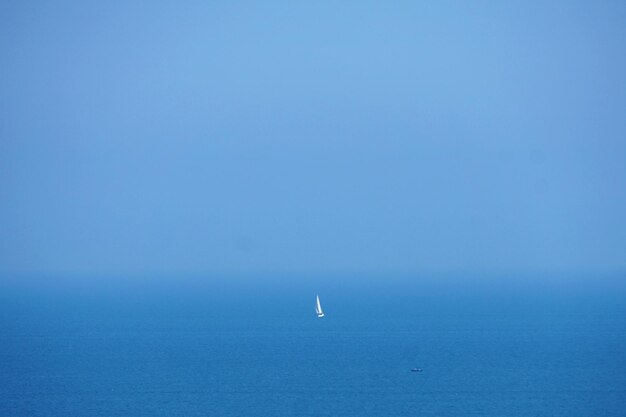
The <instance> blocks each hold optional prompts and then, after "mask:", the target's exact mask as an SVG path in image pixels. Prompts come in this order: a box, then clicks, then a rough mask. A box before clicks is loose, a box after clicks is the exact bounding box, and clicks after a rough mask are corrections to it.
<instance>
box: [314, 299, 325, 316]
mask: <svg viewBox="0 0 626 417" xmlns="http://www.w3.org/2000/svg"><path fill="white" fill-rule="evenodd" d="M315 312H316V313H317V317H320V318H321V317H324V311H323V310H322V305H321V304H320V296H319V295H318V296H317V304H315Z"/></svg>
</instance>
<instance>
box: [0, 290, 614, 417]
mask: <svg viewBox="0 0 626 417" xmlns="http://www.w3.org/2000/svg"><path fill="white" fill-rule="evenodd" d="M357 282H358V281H350V282H343V283H341V282H336V283H334V284H329V283H326V284H324V285H320V286H317V287H316V285H315V284H314V283H307V284H303V285H295V284H290V285H286V286H284V287H282V286H281V285H280V284H267V285H264V284H262V283H257V284H255V285H249V286H246V285H245V284H241V285H230V286H229V287H228V288H225V287H219V286H215V285H213V286H211V285H195V284H194V285H181V286H178V285H176V284H175V283H169V284H163V285H160V286H158V285H155V286H151V285H149V284H146V285H134V286H131V285H129V286H124V285H117V286H113V287H112V288H108V289H107V288H106V287H105V286H104V285H99V286H91V287H90V286H83V287H82V288H71V287H70V288H62V289H61V288H59V289H55V288H54V286H48V287H47V289H41V288H38V287H37V286H36V285H34V286H31V287H29V288H26V287H24V288H17V287H16V288H6V289H4V290H3V292H2V294H1V295H0V415H2V416H107V417H110V416H247V415H250V416H418V415H419V416H472V415H476V416H624V415H626V353H625V352H626V314H625V312H626V308H625V305H624V297H623V296H624V292H623V290H622V289H621V288H622V287H619V286H618V287H615V288H612V289H608V288H604V289H603V288H596V287H594V286H593V284H589V285H588V286H587V287H581V288H577V289H575V290H572V289H570V288H569V287H568V286H564V284H563V283H561V284H558V285H554V286H541V285H538V284H533V285H518V286H496V287H492V286H490V285H488V284H483V285H473V284H465V285H460V286H459V285H457V284H454V283H446V284H441V285H413V284H408V283H404V284H402V283H398V284H395V285H393V286H387V285H385V284H384V280H381V281H379V282H377V283H372V282H363V283H361V284H357ZM565 288H567V290H565ZM318 292H319V293H320V298H321V299H322V304H323V306H324V308H325V311H326V314H327V316H326V317H325V318H323V319H318V318H317V317H316V316H315V313H314V302H315V295H316V293H318ZM414 367H419V368H422V369H423V372H420V373H413V372H410V370H411V368H414Z"/></svg>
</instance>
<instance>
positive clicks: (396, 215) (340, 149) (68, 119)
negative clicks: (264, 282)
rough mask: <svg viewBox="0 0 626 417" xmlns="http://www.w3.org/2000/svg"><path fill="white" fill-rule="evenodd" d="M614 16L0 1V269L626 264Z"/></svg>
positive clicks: (448, 7) (450, 268) (624, 159)
mask: <svg viewBox="0 0 626 417" xmlns="http://www.w3.org/2000/svg"><path fill="white" fill-rule="evenodd" d="M625 21H626V4H624V3H620V2H610V1H604V2H593V3H592V2H570V1H556V2H551V3H549V4H546V3H544V2H532V1H531V2H519V3H516V4H515V3H506V4H492V3H489V2H478V3H473V4H464V3H462V2H458V3H455V2H445V3H436V4H416V3H409V2H396V3H392V4H382V3H381V4H377V3H358V4H357V3H346V4H334V3H331V2H322V3H316V4H287V3H280V2H268V3H263V4H243V3H237V2H236V3H235V4H229V3H227V2H215V3H212V4H204V3H203V2H182V3H177V4H176V5H174V4H168V3H166V2H156V3H151V4H150V7H148V8H146V7H145V3H142V2H104V3H102V2H79V1H63V2H55V3H54V4H51V3H47V2H35V3H21V2H4V3H3V4H1V5H0V63H1V64H2V65H0V280H11V279H12V277H16V276H27V275H44V276H52V277H54V276H62V275H70V276H81V277H86V278H88V277H101V276H107V275H120V276H150V275H152V274H157V275H160V276H165V275H168V274H183V275H185V274H186V275H190V276H202V275H207V274H208V275H211V274H213V275H215V274H225V275H228V274H231V275H232V274H235V275H236V274H262V273H283V274H288V273H307V274H314V273H325V272H328V273H331V272H336V273H342V272H343V273H359V272H363V271H373V272H375V273H382V274H385V273H388V274H394V273H395V274H411V273H423V272H433V271H435V272H438V273H455V272H464V271H465V272H467V271H473V272H486V273H489V272H494V271H495V272H498V271H507V272H509V273H516V272H517V273H522V272H525V271H550V272H565V273H569V272H581V271H582V272H584V271H597V272H614V273H615V272H616V273H620V274H623V273H624V272H626V221H624V213H626V117H625V115H626V78H625V77H626V76H625V74H626V42H625V40H626V25H624V22H625Z"/></svg>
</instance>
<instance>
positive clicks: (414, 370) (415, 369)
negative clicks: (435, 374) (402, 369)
mask: <svg viewBox="0 0 626 417" xmlns="http://www.w3.org/2000/svg"><path fill="white" fill-rule="evenodd" d="M422 371H423V369H422V368H411V372H422Z"/></svg>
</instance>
